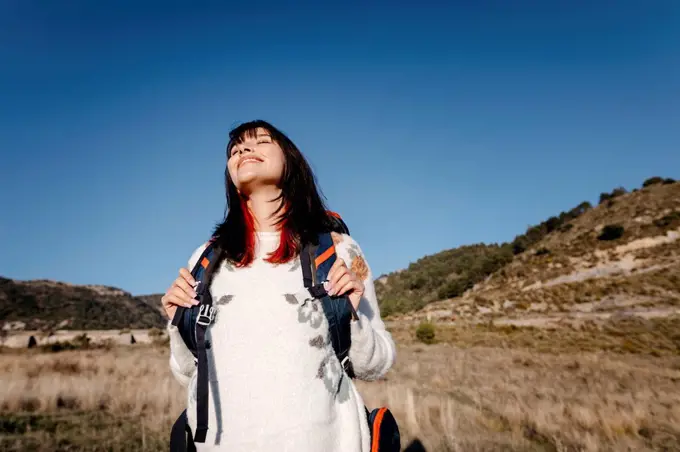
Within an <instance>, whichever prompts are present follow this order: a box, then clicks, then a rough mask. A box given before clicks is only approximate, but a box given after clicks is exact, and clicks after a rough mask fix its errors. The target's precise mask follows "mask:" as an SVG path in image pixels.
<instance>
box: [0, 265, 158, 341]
mask: <svg viewBox="0 0 680 452" xmlns="http://www.w3.org/2000/svg"><path fill="white" fill-rule="evenodd" d="M158 299H160V296H158ZM152 300H154V297H153V296H151V297H135V296H133V295H132V294H130V293H129V292H126V291H124V290H122V289H119V288H116V287H108V286H101V285H73V284H68V283H64V282H59V281H50V280H33V281H17V280H12V279H8V278H3V277H0V322H1V324H0V327H2V328H3V329H5V330H11V329H19V330H43V331H48V330H57V329H60V330H61V329H63V330H94V329H100V330H104V329H124V328H152V327H157V328H163V327H164V326H165V324H166V323H167V320H166V319H164V317H163V315H162V314H161V311H160V309H159V308H160V306H153V304H152V302H151V301H152ZM159 305H160V303H159Z"/></svg>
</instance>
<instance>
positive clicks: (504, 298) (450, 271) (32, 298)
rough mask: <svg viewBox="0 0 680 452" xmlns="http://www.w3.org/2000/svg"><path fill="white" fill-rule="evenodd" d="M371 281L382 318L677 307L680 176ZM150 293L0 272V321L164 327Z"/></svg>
mask: <svg viewBox="0 0 680 452" xmlns="http://www.w3.org/2000/svg"><path fill="white" fill-rule="evenodd" d="M375 286H376V292H377V294H378V299H379V300H380V304H381V311H382V314H383V316H385V317H388V318H389V317H391V318H392V319H393V320H395V321H399V320H400V319H408V318H422V317H423V316H428V317H432V316H433V315H434V316H435V317H438V318H443V319H452V318H465V317H470V318H497V317H498V316H510V317H513V316H514V318H521V317H523V316H524V317H526V316H531V315H533V314H535V313H537V312H538V313H540V312H543V313H546V312H564V311H565V310H570V309H572V308H573V309H576V310H579V309H580V310H581V311H584V310H586V311H587V310H590V311H589V312H592V311H593V310H598V309H599V310H603V309H604V310H606V306H614V307H617V306H618V307H620V306H624V305H630V306H632V305H635V306H636V307H637V308H640V307H641V306H647V307H648V308H650V309H651V310H652V311H653V312H657V313H659V312H670V311H672V310H673V309H675V308H673V307H674V306H675V305H676V304H677V306H680V183H678V182H676V181H675V180H673V179H668V178H665V179H664V178H660V177H653V178H649V179H647V180H646V181H645V182H644V183H643V184H642V187H641V188H640V189H635V190H633V191H632V192H630V193H629V192H628V191H627V190H626V189H624V188H621V187H619V188H616V189H614V190H613V191H612V192H611V193H601V194H600V199H599V204H598V205H597V206H592V205H591V204H590V203H589V202H583V203H581V204H579V205H578V206H576V207H574V208H573V209H571V210H568V211H566V212H562V213H560V214H559V215H556V216H553V217H550V218H548V219H547V220H545V221H544V222H542V223H540V224H538V225H535V226H531V227H529V228H528V229H527V231H526V232H525V233H524V234H520V235H518V236H517V237H516V238H515V239H514V240H513V241H512V242H509V243H503V244H484V243H480V244H472V245H465V246H461V247H458V248H454V249H450V250H445V251H442V252H440V253H437V254H434V255H430V256H425V257H423V258H421V259H419V260H418V261H416V262H414V263H411V264H410V265H409V266H408V268H405V269H403V270H400V271H398V272H393V273H390V274H387V275H381V276H380V277H378V278H377V279H376V281H375ZM161 296H162V294H149V295H142V296H133V295H131V294H130V293H129V292H126V291H124V290H122V289H119V288H116V287H108V286H102V285H73V284H68V283H64V282H56V281H49V280H34V281H17V280H12V279H8V278H2V277H0V328H4V329H5V330H7V329H25V330H55V329H72V330H91V329H99V330H102V329H124V328H135V329H136V328H152V327H158V328H163V327H164V326H165V325H166V323H167V319H166V317H165V315H164V313H163V310H162V308H161V305H160V298H161ZM645 303H646V305H645ZM574 306H576V307H574ZM637 308H636V309H637Z"/></svg>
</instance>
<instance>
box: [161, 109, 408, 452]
mask: <svg viewBox="0 0 680 452" xmlns="http://www.w3.org/2000/svg"><path fill="white" fill-rule="evenodd" d="M229 136H230V141H229V144H228V145H227V168H226V170H225V185H226V195H227V207H228V213H227V215H226V219H225V220H224V222H223V223H222V224H220V225H218V226H217V228H216V229H215V232H214V238H215V240H216V241H217V243H218V244H219V245H220V247H221V248H222V249H223V250H224V254H225V255H226V257H225V258H224V260H223V261H222V262H221V263H220V264H219V268H218V269H217V270H216V271H215V273H214V276H213V280H212V285H211V288H210V291H211V295H212V299H213V300H214V305H215V306H216V308H217V314H216V318H215V320H214V322H213V323H212V324H211V326H210V328H209V330H208V335H209V336H208V340H209V341H210V343H211V344H212V345H211V347H210V351H211V352H214V353H213V354H212V355H210V356H209V368H210V391H211V392H212V394H211V397H210V405H209V425H210V428H209V430H208V436H207V439H206V441H205V443H198V444H197V448H198V450H199V451H217V450H225V451H227V450H228V451H230V452H235V451H274V450H276V451H286V450H291V451H297V452H312V451H313V452H317V451H324V452H341V451H342V452H352V451H361V452H368V451H369V449H370V446H369V442H370V433H369V431H368V426H367V422H366V412H365V408H364V402H363V400H362V398H361V396H360V395H359V393H358V392H357V390H356V388H355V386H354V384H353V382H352V381H351V380H350V379H349V378H329V373H330V372H331V369H336V370H337V372H342V368H341V367H339V366H338V365H337V364H338V363H337V358H336V357H335V355H334V353H333V348H332V345H331V344H330V343H329V341H328V340H327V338H328V331H327V330H328V324H327V322H326V320H325V319H322V320H320V323H319V324H316V325H315V324H312V322H309V321H308V318H306V317H305V316H303V315H301V314H300V312H299V306H296V304H295V301H294V300H293V301H292V302H291V298H290V296H291V295H290V294H296V293H299V291H300V290H301V288H302V287H303V282H302V281H303V279H302V276H301V271H302V270H301V264H300V258H299V256H300V252H301V247H302V245H303V244H304V243H306V242H307V241H308V240H310V239H312V238H313V237H316V235H317V234H318V233H320V232H322V231H328V230H329V228H330V222H331V219H330V216H329V214H328V212H327V210H326V208H325V206H324V204H323V202H322V200H321V197H320V195H319V193H318V191H317V188H316V185H315V179H314V176H313V174H312V171H311V169H310V167H309V165H308V163H307V162H306V161H305V159H304V157H303V156H302V154H301V153H300V151H299V150H298V148H297V147H296V146H295V144H293V142H292V141H291V140H290V139H289V138H288V137H286V136H285V135H284V134H283V133H282V132H280V131H279V130H277V129H276V128H275V127H273V126H272V125H271V124H268V123H266V122H264V121H254V122H249V123H246V124H242V125H240V126H238V127H236V128H235V129H234V130H232V131H231V133H230V135H229ZM333 241H334V243H335V248H336V254H337V256H338V259H337V260H336V262H335V264H334V265H333V267H332V269H331V271H330V272H329V277H328V287H327V289H328V292H329V294H330V295H347V296H348V299H349V301H350V302H351V303H352V305H353V307H354V309H355V310H356V311H357V316H356V317H355V319H354V320H353V321H352V324H351V339H352V346H351V349H350V353H349V358H350V360H351V363H352V366H353V371H354V374H355V378H358V379H362V380H375V379H377V378H380V377H382V376H383V375H385V373H386V372H387V371H388V370H389V368H390V367H391V366H392V364H393V363H394V360H395V355H396V352H395V346H394V342H393V340H392V337H391V336H390V334H389V333H388V332H387V331H386V330H385V325H384V323H383V321H382V320H381V318H380V310H379V307H378V303H377V300H376V294H375V289H374V286H373V282H372V281H373V276H372V274H371V271H370V269H369V266H368V264H367V263H366V261H365V260H364V257H363V253H362V251H361V248H360V247H359V245H358V244H357V243H356V241H355V240H354V239H352V238H351V237H350V236H349V235H346V234H338V233H333ZM205 246H206V244H204V245H202V246H200V247H198V248H197V249H196V250H195V252H194V253H193V255H192V256H191V258H190V259H189V266H188V267H189V269H191V268H193V266H194V265H195V264H196V261H197V259H198V258H199V256H200V255H201V253H202V251H203V250H204V247H205ZM195 286H196V282H195V281H194V280H193V278H192V277H191V274H190V272H189V270H187V269H185V268H182V269H180V271H179V276H178V278H177V279H176V280H175V281H174V283H173V284H172V286H171V287H170V288H169V289H168V291H167V292H166V294H165V295H164V296H163V299H162V302H163V307H164V308H165V311H166V313H167V315H168V317H170V318H172V317H173V315H174V313H175V310H176V308H177V306H186V307H189V306H192V305H195V304H196V303H197V301H196V299H195V298H194V297H195V296H196V293H195V291H194V287H195ZM319 328H320V329H319ZM168 331H169V334H170V350H171V357H170V368H171V370H172V372H173V374H174V375H175V377H176V378H177V380H178V381H179V382H180V383H181V384H182V385H183V386H185V387H187V388H188V393H189V394H188V403H187V408H188V409H187V415H188V422H189V425H190V426H191V428H192V431H194V430H195V425H196V419H195V398H196V366H195V364H194V359H193V355H192V354H191V352H190V351H189V350H188V349H187V347H186V346H185V344H184V342H183V341H182V339H181V336H180V335H179V333H178V331H177V328H176V327H174V326H173V325H172V324H169V325H168ZM334 360H335V361H334ZM335 385H337V387H335Z"/></svg>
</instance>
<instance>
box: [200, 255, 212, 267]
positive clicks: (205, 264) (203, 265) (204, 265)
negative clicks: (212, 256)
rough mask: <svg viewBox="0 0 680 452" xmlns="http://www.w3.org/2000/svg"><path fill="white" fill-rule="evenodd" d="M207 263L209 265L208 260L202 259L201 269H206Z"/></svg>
mask: <svg viewBox="0 0 680 452" xmlns="http://www.w3.org/2000/svg"><path fill="white" fill-rule="evenodd" d="M209 263H210V261H209V260H208V258H207V257H204V258H203V260H202V261H201V267H203V268H208V264H209Z"/></svg>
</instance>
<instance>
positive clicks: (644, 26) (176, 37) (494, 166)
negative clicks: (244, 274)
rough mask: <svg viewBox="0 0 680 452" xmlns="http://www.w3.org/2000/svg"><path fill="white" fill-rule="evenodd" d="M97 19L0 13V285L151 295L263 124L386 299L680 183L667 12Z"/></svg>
mask: <svg viewBox="0 0 680 452" xmlns="http://www.w3.org/2000/svg"><path fill="white" fill-rule="evenodd" d="M103 3H104V2H91V1H87V2H86V1H72V2H48V1H43V2H29V1H18V0H13V1H5V2H2V3H0V65H1V66H2V70H1V71H0V124H2V126H1V128H2V132H1V133H0V152H2V164H1V165H0V197H1V198H0V199H1V201H2V214H1V215H0V249H1V250H2V251H1V253H0V275H3V276H6V277H11V278H16V279H36V278H49V279H55V280H61V281H68V282H71V283H76V284H107V285H113V286H117V287H121V288H123V289H125V290H128V291H130V292H132V293H133V294H145V293H154V292H163V291H164V290H165V288H166V287H167V286H168V284H169V283H170V282H171V281H172V280H173V279H174V278H175V276H176V272H177V269H178V267H179V266H181V265H186V260H187V259H188V257H189V255H190V254H191V252H192V251H193V250H194V249H195V247H197V246H198V245H199V244H200V243H202V241H204V240H205V239H206V237H207V236H208V235H209V234H210V232H211V230H212V228H213V226H214V224H215V223H216V222H217V221H219V220H220V219H221V218H222V215H223V212H224V204H225V203H224V190H223V170H224V163H225V161H224V146H225V144H226V141H227V133H228V131H229V129H230V128H231V127H233V126H234V125H236V124H237V123H239V122H241V121H246V120H250V119H254V118H261V119H266V120H269V121H271V122H272V123H274V124H275V125H277V126H278V127H280V128H281V129H283V130H284V131H285V132H286V133H287V134H289V136H290V137H291V138H292V139H293V140H294V141H295V142H296V143H297V144H298V145H299V147H300V148H301V149H302V151H303V152H304V153H305V155H306V156H307V157H308V158H309V160H310V162H311V164H312V166H313V168H314V170H315V171H316V174H317V177H318V179H319V182H320V185H321V188H322V190H323V192H324V194H325V195H326V197H327V199H328V203H329V206H330V207H331V208H332V209H334V210H336V211H338V212H340V213H341V214H342V215H343V216H344V218H345V219H346V221H347V223H348V224H349V226H350V228H351V229H352V233H353V235H354V236H355V238H356V239H357V240H358V241H359V243H360V245H361V246H362V248H363V249H364V251H365V253H366V255H367V258H368V260H369V264H370V265H371V267H372V268H373V271H374V273H375V275H376V276H377V275H379V274H381V273H386V272H389V271H392V270H396V269H400V268H404V267H406V266H408V264H409V263H410V262H412V261H415V260H416V259H418V258H420V257H422V256H424V255H427V254H431V253H434V252H437V251H440V250H442V249H445V248H450V247H454V246H458V245H462V244H470V243H475V242H502V241H507V240H512V238H513V237H514V236H515V235H516V234H518V233H522V232H524V230H525V229H526V227H527V226H528V225H530V224H534V223H537V222H540V221H542V220H544V219H546V218H547V217H549V216H551V215H553V214H557V213H559V212H560V211H562V210H567V209H569V208H571V207H573V206H575V205H577V204H579V203H580V202H581V201H584V200H589V201H591V202H596V201H597V198H598V195H599V193H600V192H602V191H610V190H611V189H613V188H614V187H617V186H620V185H622V186H624V187H627V188H629V189H632V188H635V187H639V186H640V185H641V183H642V182H643V180H644V179H646V178H647V177H650V176H655V175H660V176H664V177H674V178H680V147H679V144H680V126H679V125H680V52H679V51H678V50H679V49H680V3H679V2H673V1H665V2H662V1H638V2H631V1H619V2H582V1H576V2H566V1H560V2H548V1H532V2H526V1H517V2H507V1H480V2H447V3H448V5H447V6H442V5H443V4H444V2H438V4H439V6H437V4H434V3H433V4H428V2H416V3H413V2H404V3H403V4H400V3H398V2H389V3H384V4H380V3H372V6H361V5H360V3H358V2H356V3H351V2H337V3H335V4H333V5H331V4H330V3H328V4H327V3H325V2H314V3H312V2H309V3H304V2H296V3H290V2H280V4H279V5H276V4H267V2H260V6H259V7H258V8H259V9H258V8H254V7H251V6H246V5H245V3H246V2H239V3H236V4H227V3H224V4H221V6H217V5H218V4H217V3H214V4H213V5H211V6H206V5H208V4H206V3H203V5H204V6H201V7H196V6H189V5H190V4H189V2H186V3H184V4H183V5H181V4H180V2H169V3H167V2H166V3H152V2H132V1H119V2H107V3H108V5H104V4H103ZM284 4H285V5H286V6H283V5H284ZM596 4H598V5H599V6H598V5H596ZM169 5H170V6H169ZM407 5H411V6H407Z"/></svg>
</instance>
